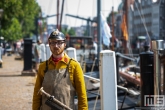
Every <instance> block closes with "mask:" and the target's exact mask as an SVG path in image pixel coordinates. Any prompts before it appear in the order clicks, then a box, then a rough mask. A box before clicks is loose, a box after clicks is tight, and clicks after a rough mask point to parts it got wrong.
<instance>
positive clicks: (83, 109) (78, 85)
mask: <svg viewBox="0 0 165 110" xmlns="http://www.w3.org/2000/svg"><path fill="white" fill-rule="evenodd" d="M74 84H75V89H76V92H77V95H78V110H88V102H87V94H86V87H85V81H84V75H83V71H82V69H81V66H80V64H79V63H77V65H76V67H75V70H74Z"/></svg>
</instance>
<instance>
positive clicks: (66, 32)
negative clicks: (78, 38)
mask: <svg viewBox="0 0 165 110" xmlns="http://www.w3.org/2000/svg"><path fill="white" fill-rule="evenodd" d="M61 32H62V33H64V34H65V35H73V36H75V35H76V32H75V31H74V29H73V28H70V29H67V28H62V29H61Z"/></svg>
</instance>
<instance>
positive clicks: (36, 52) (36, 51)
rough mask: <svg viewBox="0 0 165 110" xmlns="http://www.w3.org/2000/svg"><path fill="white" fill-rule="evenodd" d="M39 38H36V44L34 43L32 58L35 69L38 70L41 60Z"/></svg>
mask: <svg viewBox="0 0 165 110" xmlns="http://www.w3.org/2000/svg"><path fill="white" fill-rule="evenodd" d="M41 43H42V42H41V40H37V44H35V45H34V58H35V70H36V71H38V68H39V64H40V62H41V46H40V45H41Z"/></svg>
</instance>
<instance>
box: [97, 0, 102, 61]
mask: <svg viewBox="0 0 165 110" xmlns="http://www.w3.org/2000/svg"><path fill="white" fill-rule="evenodd" d="M100 11H101V0H97V41H98V47H97V48H98V49H97V59H98V61H99V53H100V51H101V50H102V39H101V27H100V24H101V23H100V22H101V12H100Z"/></svg>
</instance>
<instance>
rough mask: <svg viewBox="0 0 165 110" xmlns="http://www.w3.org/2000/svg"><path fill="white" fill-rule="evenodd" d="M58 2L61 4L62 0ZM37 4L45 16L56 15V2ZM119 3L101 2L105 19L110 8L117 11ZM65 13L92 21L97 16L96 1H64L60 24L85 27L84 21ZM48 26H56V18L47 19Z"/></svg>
mask: <svg viewBox="0 0 165 110" xmlns="http://www.w3.org/2000/svg"><path fill="white" fill-rule="evenodd" d="M59 1H60V3H62V0H59ZM37 2H38V3H39V5H40V6H41V8H42V12H43V13H44V14H45V15H54V14H56V13H57V4H56V2H57V0H37ZM120 3H121V0H101V12H102V13H103V15H104V16H105V17H107V16H108V14H109V13H110V12H111V10H112V6H113V7H114V10H117V8H118V5H119V4H120ZM60 6H61V4H60ZM60 10H61V7H60ZM66 13H67V14H72V15H75V16H80V17H84V18H89V17H90V18H91V19H92V18H93V17H95V16H97V0H65V4H64V13H63V15H64V16H63V22H62V24H68V25H69V26H81V25H86V21H84V20H80V19H76V18H72V17H68V16H65V14H66ZM48 24H56V17H51V18H48Z"/></svg>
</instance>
